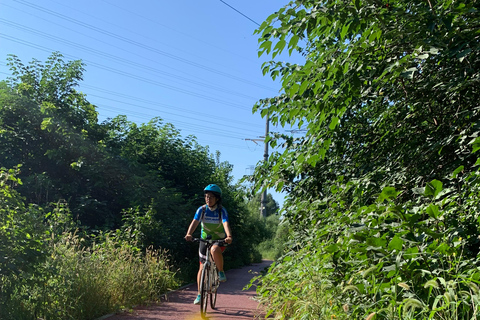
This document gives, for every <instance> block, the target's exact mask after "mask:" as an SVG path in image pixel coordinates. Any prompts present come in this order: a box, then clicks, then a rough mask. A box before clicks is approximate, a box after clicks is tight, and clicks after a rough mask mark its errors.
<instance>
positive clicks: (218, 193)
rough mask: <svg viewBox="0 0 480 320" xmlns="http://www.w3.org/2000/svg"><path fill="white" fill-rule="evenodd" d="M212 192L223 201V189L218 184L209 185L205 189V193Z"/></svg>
mask: <svg viewBox="0 0 480 320" xmlns="http://www.w3.org/2000/svg"><path fill="white" fill-rule="evenodd" d="M207 192H211V193H213V194H214V195H215V196H216V197H217V198H219V199H221V198H222V189H220V187H219V186H217V185H216V184H209V185H208V186H206V187H205V189H204V190H203V193H207Z"/></svg>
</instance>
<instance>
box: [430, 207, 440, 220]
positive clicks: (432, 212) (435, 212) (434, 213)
mask: <svg viewBox="0 0 480 320" xmlns="http://www.w3.org/2000/svg"><path fill="white" fill-rule="evenodd" d="M427 213H428V215H429V216H430V217H432V218H435V219H437V218H438V217H439V216H440V210H439V208H438V206H437V205H434V204H431V205H429V206H428V207H427Z"/></svg>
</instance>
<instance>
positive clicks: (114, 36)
mask: <svg viewBox="0 0 480 320" xmlns="http://www.w3.org/2000/svg"><path fill="white" fill-rule="evenodd" d="M13 1H15V2H18V3H20V4H22V5H25V6H27V7H30V8H33V9H35V10H39V11H42V12H45V13H47V14H49V15H53V16H55V17H57V18H60V19H63V20H66V21H69V22H71V23H75V24H77V25H80V26H82V27H84V28H87V29H90V30H93V31H95V32H98V33H101V34H104V35H107V36H109V37H112V38H115V39H117V40H120V41H123V42H126V43H128V44H131V45H134V46H136V47H140V48H142V49H145V50H148V51H150V52H154V53H157V54H160V55H163V56H165V57H168V58H170V59H174V60H177V61H180V62H182V63H185V64H188V65H191V66H194V67H197V68H200V69H203V70H205V71H208V72H211V73H215V74H218V75H221V76H224V77H227V78H230V79H233V80H236V81H239V82H242V83H245V84H249V85H252V86H256V87H259V88H263V89H267V90H275V89H273V88H270V87H268V86H264V85H261V84H258V83H255V82H253V81H250V80H247V79H243V78H241V77H238V76H235V75H232V74H229V73H226V72H223V71H220V70H216V69H214V68H211V67H208V66H205V65H202V64H200V63H196V62H194V61H191V60H188V59H185V58H181V57H179V56H177V55H174V54H170V53H168V52H165V51H162V50H159V49H157V48H154V47H152V46H149V45H146V44H143V43H140V42H138V41H135V40H131V39H128V38H126V37H123V36H121V35H118V34H116V33H113V32H110V31H107V30H104V29H101V28H98V27H95V26H92V25H91V24H88V23H85V22H82V21H79V20H77V19H74V18H71V17H68V16H65V15H63V14H60V13H58V12H55V11H53V10H49V9H46V8H44V7H42V6H39V5H35V4H33V3H31V2H28V1H26V0H13Z"/></svg>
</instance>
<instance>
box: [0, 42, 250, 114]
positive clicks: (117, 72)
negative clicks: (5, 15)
mask: <svg viewBox="0 0 480 320" xmlns="http://www.w3.org/2000/svg"><path fill="white" fill-rule="evenodd" d="M0 37H1V38H4V39H7V40H10V41H13V42H17V43H20V44H23V45H27V46H29V47H33V48H36V49H39V50H42V51H46V52H52V50H50V49H48V48H45V47H43V46H40V45H37V44H34V43H31V42H28V41H24V40H21V39H19V38H16V37H11V36H8V35H6V34H3V33H0ZM53 51H54V50H53ZM65 56H66V57H69V56H70V57H72V58H73V59H79V58H78V57H73V56H71V55H68V54H65ZM82 61H84V62H85V63H86V64H87V65H90V66H95V67H97V68H99V69H102V70H106V71H109V72H112V73H115V74H119V75H122V76H125V77H128V78H130V79H135V80H138V81H141V82H145V83H148V84H151V85H154V86H158V87H163V88H166V89H170V90H173V91H177V92H180V93H184V94H187V95H191V96H194V97H197V98H202V99H205V100H208V101H212V102H216V103H219V104H222V105H228V106H231V107H234V108H238V109H242V110H251V108H248V107H245V106H244V105H241V104H238V103H234V102H230V101H225V100H222V99H218V98H214V97H210V96H207V95H204V94H201V93H196V92H193V91H189V90H185V89H181V88H178V87H175V86H171V85H168V84H165V83H161V82H158V81H155V80H152V79H148V78H145V77H142V76H138V75H136V74H133V73H130V72H126V71H122V70H119V69H115V68H112V67H108V66H106V65H103V64H99V63H96V62H93V61H91V60H82Z"/></svg>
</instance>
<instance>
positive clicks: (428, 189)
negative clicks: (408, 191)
mask: <svg viewBox="0 0 480 320" xmlns="http://www.w3.org/2000/svg"><path fill="white" fill-rule="evenodd" d="M442 190H443V183H442V182H441V181H438V180H433V181H431V182H429V183H427V185H426V186H425V195H426V196H433V198H435V197H436V196H437V195H438V194H439V193H440V192H441V191H442Z"/></svg>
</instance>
